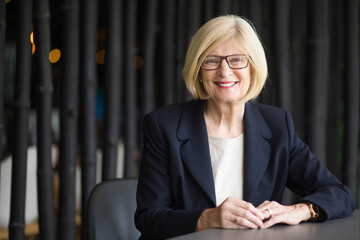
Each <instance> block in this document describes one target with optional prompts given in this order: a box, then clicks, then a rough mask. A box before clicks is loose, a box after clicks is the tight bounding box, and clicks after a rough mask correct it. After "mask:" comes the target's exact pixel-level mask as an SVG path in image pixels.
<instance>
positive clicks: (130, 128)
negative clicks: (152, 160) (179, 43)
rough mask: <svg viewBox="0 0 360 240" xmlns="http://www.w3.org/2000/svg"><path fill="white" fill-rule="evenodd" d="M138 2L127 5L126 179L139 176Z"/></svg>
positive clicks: (129, 2)
mask: <svg viewBox="0 0 360 240" xmlns="http://www.w3.org/2000/svg"><path fill="white" fill-rule="evenodd" d="M136 6H137V1H136V0H133V1H127V2H126V4H125V19H126V20H125V32H126V34H125V59H126V61H125V79H126V81H125V111H126V113H125V177H136V176H137V161H136V160H137V156H136V150H137V149H136V146H137V136H138V135H137V131H138V121H137V104H136V98H137V96H136V73H135V68H134V57H135V40H136Z"/></svg>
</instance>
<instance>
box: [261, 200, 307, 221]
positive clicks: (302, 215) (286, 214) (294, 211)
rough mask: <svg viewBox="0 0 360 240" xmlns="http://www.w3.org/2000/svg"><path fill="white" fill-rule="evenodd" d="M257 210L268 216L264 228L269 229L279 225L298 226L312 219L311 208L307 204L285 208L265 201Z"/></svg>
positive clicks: (273, 202)
mask: <svg viewBox="0 0 360 240" xmlns="http://www.w3.org/2000/svg"><path fill="white" fill-rule="evenodd" d="M257 209H259V210H261V211H262V212H263V214H264V215H266V221H265V222H264V225H263V227H262V228H268V227H271V226H273V225H275V224H278V223H285V224H289V225H297V224H299V223H300V222H302V221H306V220H309V219H310V218H311V213H310V210H309V207H308V206H307V205H306V204H305V203H298V204H294V205H291V206H284V205H281V204H279V203H277V202H275V201H271V202H270V201H265V202H263V203H262V204H260V205H259V206H258V207H257Z"/></svg>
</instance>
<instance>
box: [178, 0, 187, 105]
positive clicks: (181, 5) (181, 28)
mask: <svg viewBox="0 0 360 240" xmlns="http://www.w3.org/2000/svg"><path fill="white" fill-rule="evenodd" d="M176 10H177V11H176V13H177V18H176V24H177V25H176V41H177V42H176V101H177V102H181V101H183V100H185V99H186V96H187V95H186V92H187V89H186V86H185V83H184V80H183V78H182V77H181V76H182V75H181V71H182V68H183V66H184V62H185V52H186V49H187V45H188V43H189V42H188V39H186V35H185V29H186V28H185V24H184V22H185V15H186V14H185V0H178V1H177V4H176Z"/></svg>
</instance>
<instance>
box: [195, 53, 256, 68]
mask: <svg viewBox="0 0 360 240" xmlns="http://www.w3.org/2000/svg"><path fill="white" fill-rule="evenodd" d="M233 56H245V57H246V66H244V67H240V68H234V67H231V66H230V64H229V61H228V57H233ZM207 57H218V58H220V62H219V66H218V67H217V68H214V69H206V68H203V66H202V65H203V62H202V63H201V65H200V68H201V69H203V70H206V71H215V70H218V69H219V68H220V67H221V64H222V61H223V60H224V59H225V61H226V63H227V65H228V66H229V68H231V69H244V68H247V66H248V65H249V58H248V56H247V55H246V54H232V55H227V56H218V55H209V56H206V57H205V58H204V60H203V61H205V59H206V58H207Z"/></svg>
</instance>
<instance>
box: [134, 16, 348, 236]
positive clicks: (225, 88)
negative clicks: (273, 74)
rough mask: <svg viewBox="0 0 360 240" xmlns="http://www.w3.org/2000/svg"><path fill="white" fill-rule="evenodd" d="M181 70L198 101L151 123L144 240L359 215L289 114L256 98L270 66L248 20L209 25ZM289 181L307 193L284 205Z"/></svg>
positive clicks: (146, 144)
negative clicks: (311, 150)
mask: <svg viewBox="0 0 360 240" xmlns="http://www.w3.org/2000/svg"><path fill="white" fill-rule="evenodd" d="M182 73H183V77H184V79H185V82H186V85H187V87H188V89H189V91H190V92H191V93H192V94H193V96H194V98H195V100H191V101H188V102H185V103H178V104H174V105H171V106H168V107H164V108H161V109H158V110H156V111H154V112H152V113H149V114H147V115H146V116H145V117H144V121H143V148H142V161H141V165H140V171H139V181H138V191H137V210H136V213H135V223H136V226H137V228H138V229H139V230H140V232H141V233H142V236H141V239H164V238H169V237H174V236H177V235H181V234H185V233H189V232H194V231H200V230H204V229H208V228H225V229H248V228H251V229H256V228H269V227H271V226H273V225H275V224H278V223H283V224H288V225H296V224H298V223H300V222H302V221H324V220H327V219H332V218H340V217H345V216H348V215H350V214H351V213H352V212H353V210H354V204H353V201H352V198H351V194H350V191H349V189H348V188H347V187H346V186H344V185H343V184H342V183H341V182H339V180H338V179H337V178H336V177H335V176H334V175H333V174H332V173H330V172H329V170H328V169H327V168H326V167H325V166H324V165H322V164H321V162H320V160H319V159H318V158H317V157H316V156H315V155H314V154H313V153H312V152H310V150H309V148H308V147H307V145H306V144H305V143H304V142H302V140H301V139H300V138H299V137H298V136H297V134H296V132H295V129H294V125H293V122H292V118H291V116H290V114H289V113H288V112H287V111H286V110H283V109H279V108H275V107H272V106H267V105H263V104H257V103H253V102H251V100H253V99H255V98H256V97H257V96H258V95H259V93H260V92H261V91H262V89H263V86H264V83H265V81H266V77H267V63H266V58H265V53H264V49H263V47H262V45H261V43H260V40H259V38H258V36H257V34H256V32H255V30H254V29H253V27H252V26H251V24H250V23H249V22H248V21H247V20H245V19H243V18H241V17H238V16H221V17H217V18H214V19H212V20H210V21H209V22H207V23H205V25H204V26H202V27H201V28H200V29H199V31H198V32H197V33H196V34H195V35H194V37H193V38H192V41H191V43H190V46H189V49H188V52H187V55H186V60H185V66H184V68H183V72H182ZM285 186H287V187H289V188H290V190H292V191H293V192H295V193H297V194H298V195H299V196H300V199H299V200H298V201H296V202H294V203H292V204H291V205H284V204H282V203H281V201H282V197H283V194H284V190H285Z"/></svg>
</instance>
